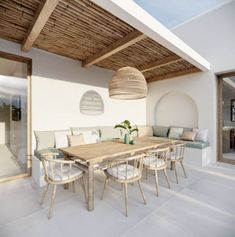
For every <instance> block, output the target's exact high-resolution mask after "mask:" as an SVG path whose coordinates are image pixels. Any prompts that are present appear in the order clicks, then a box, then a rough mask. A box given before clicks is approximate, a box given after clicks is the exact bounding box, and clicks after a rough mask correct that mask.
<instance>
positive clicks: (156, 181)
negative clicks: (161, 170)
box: [154, 170, 159, 196]
mask: <svg viewBox="0 0 235 237" xmlns="http://www.w3.org/2000/svg"><path fill="white" fill-rule="evenodd" d="M154 174H155V183H156V191H157V196H159V188H158V177H157V170H155V171H154Z"/></svg>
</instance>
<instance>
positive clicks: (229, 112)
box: [222, 76, 235, 163]
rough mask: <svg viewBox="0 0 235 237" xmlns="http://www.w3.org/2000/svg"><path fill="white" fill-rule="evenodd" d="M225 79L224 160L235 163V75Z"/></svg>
mask: <svg viewBox="0 0 235 237" xmlns="http://www.w3.org/2000/svg"><path fill="white" fill-rule="evenodd" d="M222 80H223V93H222V95H223V97H222V98H223V102H222V104H223V128H222V130H223V131H222V136H223V138H222V143H223V149H222V151H223V160H224V161H227V162H229V163H235V76H230V77H225V78H223V79H222Z"/></svg>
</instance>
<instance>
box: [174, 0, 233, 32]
mask: <svg viewBox="0 0 235 237" xmlns="http://www.w3.org/2000/svg"><path fill="white" fill-rule="evenodd" d="M233 1H234V0H227V1H225V2H223V3H221V4H219V5H217V6H215V7H212V8H211V9H209V10H207V11H204V12H202V13H201V14H198V15H196V16H194V17H192V18H190V19H188V20H185V21H183V22H182V23H180V24H178V25H176V26H173V27H171V28H170V30H171V31H174V30H176V29H178V28H180V27H182V26H184V25H187V24H188V23H190V22H192V21H195V20H197V19H198V18H200V17H203V16H205V15H208V14H210V13H211V12H214V11H216V10H217V9H220V8H222V7H223V6H225V5H227V4H229V3H231V2H233Z"/></svg>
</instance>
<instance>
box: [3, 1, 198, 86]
mask: <svg viewBox="0 0 235 237" xmlns="http://www.w3.org/2000/svg"><path fill="white" fill-rule="evenodd" d="M44 1H46V0H43V1H39V0H4V1H0V37H1V38H3V39H7V40H10V41H14V42H17V43H20V44H23V43H24V41H25V38H27V37H26V36H27V33H28V31H29V29H30V27H31V26H32V22H34V20H35V15H37V14H38V12H39V10H40V7H41V4H43V3H44ZM56 4H57V3H56ZM56 4H55V8H53V11H52V14H50V15H49V16H48V20H47V21H46V24H45V25H43V26H42V30H40V32H39V35H38V36H37V37H36V40H35V41H33V47H36V48H39V49H42V50H46V51H49V52H52V53H55V54H59V55H63V56H66V57H70V58H73V59H75V60H81V61H82V62H83V64H84V65H85V66H87V65H88V66H89V65H92V64H94V65H97V66H99V67H102V68H106V69H111V70H117V69H119V68H121V67H125V66H132V67H136V68H138V69H140V70H142V71H143V73H144V75H145V77H146V80H147V81H148V82H151V81H156V80H162V79H166V78H170V77H174V76H178V75H184V74H189V73H193V72H197V71H200V70H199V69H198V68H196V67H195V66H193V65H192V64H190V63H189V62H187V61H185V60H184V59H182V58H180V57H178V56H177V55H175V54H174V53H172V52H171V51H170V50H168V49H167V48H165V47H163V46H162V45H160V44H159V43H157V42H155V41H154V40H152V39H150V38H148V37H146V36H144V35H143V34H141V32H138V31H137V30H136V29H134V28H133V27H131V26H130V25H128V24H127V23H125V22H123V21H122V20H120V19H118V18H117V17H115V16H114V15H112V14H110V13H109V12H107V11H106V10H104V9H102V8H101V7H99V6H97V5H95V4H94V3H93V2H91V1H89V0H60V1H59V2H58V4H57V5H56ZM133 35H134V36H133ZM126 38H127V40H126V42H125V39H126ZM120 40H123V41H124V43H125V44H123V42H120ZM128 40H129V41H128ZM131 40H132V41H131ZM128 42H131V43H128ZM123 45H124V46H123ZM115 47H116V48H115ZM117 47H119V48H118V50H117ZM109 48H110V50H113V51H111V53H110V52H109ZM106 49H107V50H106ZM105 50H106V51H107V52H104V53H102V52H103V51H105ZM96 55H97V57H96ZM100 55H101V56H102V55H105V56H103V58H102V57H100ZM97 58H98V59H97Z"/></svg>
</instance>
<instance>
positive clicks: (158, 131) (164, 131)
mask: <svg viewBox="0 0 235 237" xmlns="http://www.w3.org/2000/svg"><path fill="white" fill-rule="evenodd" d="M168 132H169V127H166V126H153V135H154V136H156V137H167V136H168Z"/></svg>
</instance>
